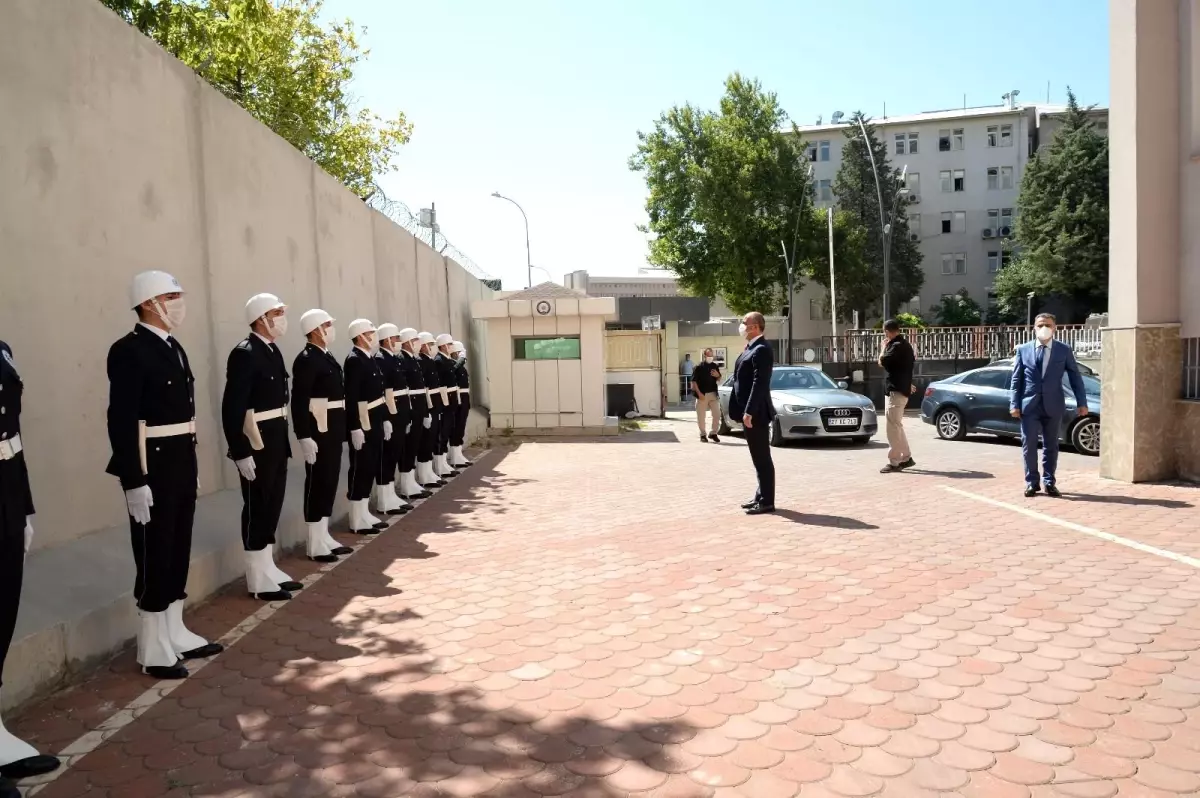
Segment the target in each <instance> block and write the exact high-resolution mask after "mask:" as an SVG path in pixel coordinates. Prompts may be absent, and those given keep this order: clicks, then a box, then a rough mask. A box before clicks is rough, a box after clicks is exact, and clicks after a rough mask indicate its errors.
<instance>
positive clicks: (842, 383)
mask: <svg viewBox="0 0 1200 798" xmlns="http://www.w3.org/2000/svg"><path fill="white" fill-rule="evenodd" d="M837 386H838V387H839V388H841V389H842V390H843V391H844V390H846V389H847V388H849V387H850V383H848V382H846V381H845V380H838V384H837Z"/></svg>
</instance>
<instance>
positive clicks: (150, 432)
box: [138, 418, 199, 490]
mask: <svg viewBox="0 0 1200 798" xmlns="http://www.w3.org/2000/svg"><path fill="white" fill-rule="evenodd" d="M195 434H196V419H194V418H193V419H192V420H191V421H183V422H180V423H179V424H157V425H155V426H153V427H152V426H150V425H148V424H147V423H146V422H145V421H139V422H138V459H139V460H140V461H141V465H142V474H143V475H145V474H149V473H150V472H149V471H147V470H146V441H147V439H149V438H174V437H177V436H179V435H195ZM197 484H198V483H197ZM197 490H199V488H197Z"/></svg>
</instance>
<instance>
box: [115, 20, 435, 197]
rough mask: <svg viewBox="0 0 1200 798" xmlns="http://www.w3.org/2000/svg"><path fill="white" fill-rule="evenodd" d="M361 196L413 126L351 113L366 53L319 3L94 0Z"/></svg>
mask: <svg viewBox="0 0 1200 798" xmlns="http://www.w3.org/2000/svg"><path fill="white" fill-rule="evenodd" d="M101 2H103V3H104V5H106V6H108V7H109V8H111V9H112V10H113V11H115V12H116V13H117V14H119V15H120V16H121V17H122V18H123V19H125V20H126V21H127V22H129V23H130V24H132V25H134V26H135V27H137V28H138V30H140V31H141V32H142V33H144V34H146V35H147V36H149V37H150V38H152V39H154V40H155V41H156V42H158V43H159V44H160V45H161V46H162V47H163V48H165V49H166V50H167V51H169V52H170V53H172V54H173V55H174V56H175V57H176V58H178V59H179V60H181V61H183V62H184V63H185V64H187V65H188V66H190V67H191V68H192V69H194V70H196V72H197V73H199V74H200V75H201V76H202V77H204V79H205V80H207V81H208V82H209V83H211V84H212V85H213V86H214V87H215V88H216V89H217V90H218V91H220V92H221V93H222V94H224V95H225V96H226V97H228V98H229V99H231V100H233V101H234V102H236V103H237V104H238V105H240V106H242V107H243V108H245V109H246V110H247V111H248V112H250V114H251V115H252V116H253V117H254V118H255V119H257V120H258V121H260V122H262V123H263V124H264V125H266V126H267V127H269V128H271V129H272V130H273V131H275V132H276V133H277V134H279V135H280V136H281V137H282V138H284V139H287V140H288V141H289V142H291V143H292V145H293V146H295V147H296V148H297V149H298V150H300V151H301V152H303V153H304V154H305V155H307V156H308V157H309V158H311V159H312V160H313V161H315V162H316V163H317V165H319V166H320V167H321V168H322V169H324V170H325V171H327V172H329V173H330V174H331V175H333V176H334V177H336V178H337V179H338V180H340V181H341V182H342V183H344V184H345V185H346V187H347V188H349V189H350V190H351V191H353V192H355V193H356V194H358V195H359V196H360V197H367V196H369V195H370V194H371V192H372V191H373V190H374V183H375V181H376V180H377V179H378V177H379V176H380V175H382V174H384V173H386V172H388V171H389V170H390V169H391V168H392V162H393V159H394V158H395V156H396V155H397V153H398V152H399V149H400V147H402V146H403V145H404V144H405V143H407V142H408V140H409V137H410V135H411V133H412V125H411V124H409V122H408V121H407V120H406V119H405V117H404V114H397V115H396V116H395V117H394V118H392V119H389V120H385V119H383V118H381V117H379V116H378V115H376V114H373V113H371V112H370V111H369V110H367V109H364V108H358V109H356V108H355V103H354V98H353V97H352V96H351V95H350V93H349V87H350V81H351V80H352V79H353V77H354V67H355V65H356V64H357V63H358V62H359V61H361V60H362V59H363V58H365V57H366V56H367V55H368V51H367V50H365V49H363V47H362V46H361V44H360V43H359V41H358V38H357V33H358V31H357V29H356V28H355V27H354V25H353V23H352V22H350V21H349V20H346V21H344V22H339V23H333V24H330V25H328V26H322V25H321V23H320V21H319V19H318V16H319V14H320V11H321V5H322V4H321V1H320V0H279V2H273V1H272V0H101Z"/></svg>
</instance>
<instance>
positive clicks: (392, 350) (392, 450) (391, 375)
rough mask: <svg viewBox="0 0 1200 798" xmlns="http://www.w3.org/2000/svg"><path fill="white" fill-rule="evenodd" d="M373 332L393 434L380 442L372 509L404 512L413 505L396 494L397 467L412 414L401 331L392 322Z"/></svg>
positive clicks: (388, 512)
mask: <svg viewBox="0 0 1200 798" xmlns="http://www.w3.org/2000/svg"><path fill="white" fill-rule="evenodd" d="M375 334H376V337H378V339H379V351H378V352H376V353H375V360H376V362H377V363H378V364H379V370H380V372H382V374H383V403H384V404H385V405H386V406H387V409H388V420H389V421H390V422H391V424H392V437H391V439H390V440H388V441H386V442H384V444H383V456H382V457H380V458H379V474H378V476H376V478H375V510H376V512H380V513H384V514H386V515H403V514H404V513H407V512H408V511H409V510H411V509H412V505H410V504H409V503H408V502H407V501H401V500H400V497H399V496H397V495H396V468H397V466H398V465H399V463H400V459H401V457H402V456H403V454H404V444H405V441H406V439H407V434H408V428H409V426H408V425H409V424H410V423H411V419H410V415H411V413H410V411H409V404H408V387H407V383H406V381H405V377H404V370H403V368H402V367H401V365H400V358H399V355H398V354H397V351H398V350H399V348H400V343H399V341H400V330H399V329H398V328H397V327H396V325H395V324H380V325H379V329H378V330H376V331H375Z"/></svg>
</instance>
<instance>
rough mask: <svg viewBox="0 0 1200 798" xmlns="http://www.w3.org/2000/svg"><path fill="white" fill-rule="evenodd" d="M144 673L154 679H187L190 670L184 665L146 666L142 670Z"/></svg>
mask: <svg viewBox="0 0 1200 798" xmlns="http://www.w3.org/2000/svg"><path fill="white" fill-rule="evenodd" d="M142 673H144V674H146V675H147V676H149V677H151V678H153V679H160V680H162V679H186V678H187V677H188V669H187V668H185V667H183V666H182V665H179V664H175V665H146V666H145V667H143V668H142Z"/></svg>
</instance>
